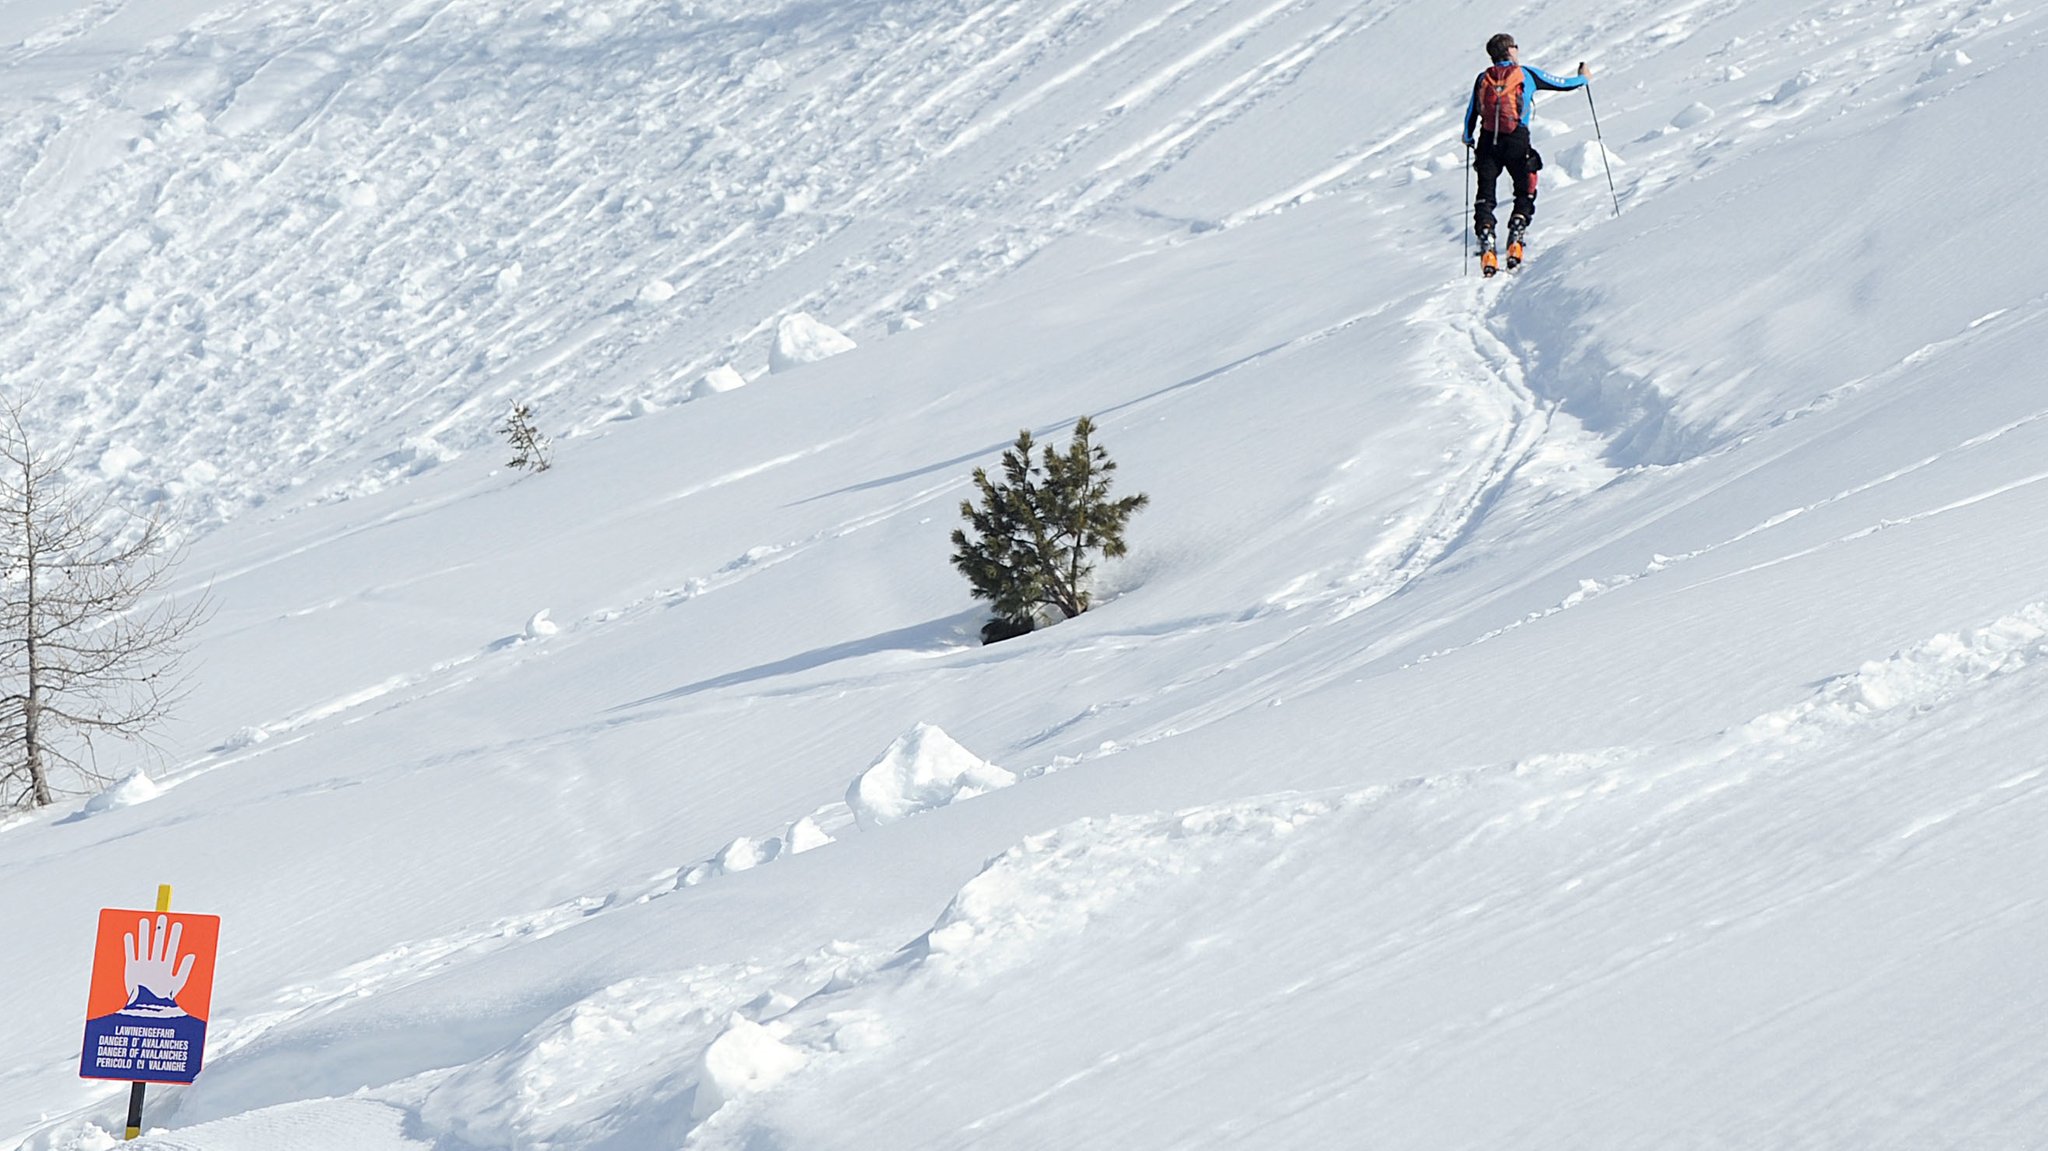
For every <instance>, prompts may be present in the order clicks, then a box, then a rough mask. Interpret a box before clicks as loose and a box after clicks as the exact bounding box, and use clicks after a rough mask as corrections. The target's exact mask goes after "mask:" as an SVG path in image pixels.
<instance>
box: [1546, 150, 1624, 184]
mask: <svg viewBox="0 0 2048 1151" xmlns="http://www.w3.org/2000/svg"><path fill="white" fill-rule="evenodd" d="M1603 150H1604V151H1605V152H1606V155H1607V162H1608V163H1609V164H1612V165H1613V166H1614V167H1616V168H1619V167H1621V163H1622V161H1621V156H1620V154H1619V153H1617V152H1615V150H1614V149H1612V148H1603V145H1601V144H1600V142H1599V141H1597V140H1584V141H1581V142H1579V143H1577V144H1573V145H1572V146H1571V147H1569V148H1566V149H1565V150H1564V151H1562V152H1560V153H1558V157H1557V166H1558V167H1560V168H1562V169H1564V171H1565V173H1566V174H1567V175H1569V176H1570V177H1571V178H1572V179H1574V180H1595V179H1600V178H1602V176H1603V173H1604V172H1605V170H1606V169H1605V168H1603V167H1602V166H1601V163H1600V157H1601V152H1602V151H1603Z"/></svg>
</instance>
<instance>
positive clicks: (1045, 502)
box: [953, 416, 1150, 643]
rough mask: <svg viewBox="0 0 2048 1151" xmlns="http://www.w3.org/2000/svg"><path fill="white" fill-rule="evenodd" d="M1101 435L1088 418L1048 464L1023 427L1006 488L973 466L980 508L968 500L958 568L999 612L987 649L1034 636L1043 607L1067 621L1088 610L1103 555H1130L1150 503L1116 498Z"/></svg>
mask: <svg viewBox="0 0 2048 1151" xmlns="http://www.w3.org/2000/svg"><path fill="white" fill-rule="evenodd" d="M1094 433H1095V424H1094V422H1093V421H1092V420H1089V419H1088V418H1087V417H1085V416H1084V417H1082V418H1081V420H1080V421H1079V422H1078V423H1076V424H1075V425H1074V439H1073V441H1072V442H1071V443H1069V444H1068V445H1067V449H1066V451H1064V452H1060V451H1056V450H1053V449H1051V448H1047V449H1046V450H1045V453H1044V458H1043V460H1042V461H1040V460H1037V459H1034V458H1033V452H1034V450H1035V449H1036V444H1035V443H1034V442H1033V441H1032V438H1031V433H1030V432H1029V431H1028V430H1027V431H1022V432H1019V433H1017V442H1016V444H1015V446H1013V447H1011V448H1009V449H1008V450H1006V451H1004V452H1003V460H1002V468H1003V479H1002V481H1001V482H998V481H995V480H992V479H990V478H989V475H988V471H987V470H986V469H984V468H976V469H975V470H974V486H975V488H976V489H977V490H978V491H979V492H980V493H981V503H980V506H976V505H975V503H974V502H973V501H971V500H962V501H961V503H960V515H961V518H963V519H965V520H966V521H967V523H968V527H967V528H965V529H956V530H955V531H954V532H953V566H954V567H956V568H958V569H959V570H960V574H962V575H964V576H966V577H967V582H968V583H970V584H972V585H973V586H974V595H975V598H977V599H984V600H987V601H988V602H989V606H990V607H991V608H992V609H993V610H994V612H995V616H996V618H995V620H993V621H992V622H991V623H990V624H989V625H988V626H987V627H985V628H983V629H982V633H981V635H982V642H983V643H995V642H997V641H998V640H1003V639H1009V638H1011V637H1013V636H1018V635H1023V634H1024V633H1026V632H1029V631H1030V630H1031V629H1032V628H1033V626H1035V624H1036V623H1037V619H1038V616H1039V614H1040V613H1041V612H1042V611H1046V610H1053V611H1058V612H1059V613H1060V618H1062V619H1072V618H1074V617H1075V616H1077V615H1080V614H1081V613H1082V612H1084V611H1087V610H1088V607H1089V592H1088V579H1089V577H1090V576H1091V575H1093V574H1094V571H1095V557H1097V556H1100V557H1101V558H1104V559H1115V558H1117V557H1119V556H1122V555H1123V554H1124V553H1125V551H1126V550H1127V549H1126V547H1125V545H1124V525H1125V524H1126V523H1128V522H1129V521H1130V518H1131V516H1132V515H1133V514H1134V513H1136V512H1137V511H1138V509H1140V508H1142V507H1144V506H1145V505H1146V504H1147V503H1149V502H1150V498H1149V497H1147V496H1146V495H1145V494H1144V493H1143V492H1140V493H1138V494H1136V495H1130V496H1125V497H1123V498H1121V499H1111V498H1110V495H1109V489H1110V484H1111V477H1112V475H1113V474H1114V473H1115V471H1116V464H1115V462H1114V461H1112V460H1111V459H1110V458H1109V453H1108V452H1107V451H1105V450H1103V448H1102V447H1101V446H1100V445H1098V444H1096V443H1094V442H1093V440H1092V437H1093V436H1094Z"/></svg>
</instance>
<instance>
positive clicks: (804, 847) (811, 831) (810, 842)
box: [782, 815, 832, 855]
mask: <svg viewBox="0 0 2048 1151" xmlns="http://www.w3.org/2000/svg"><path fill="white" fill-rule="evenodd" d="M782 842H783V843H784V844H786V845H787V847H788V850H789V853H790V854H791V855H802V854H803V853H804V852H806V851H809V850H811V849H812V848H816V847H823V846H825V845H826V844H828V843H830V842H832V837H831V836H830V835H828V834H826V832H825V829H824V828H822V827H819V826H818V821H817V820H815V819H812V818H811V817H810V816H808V815H806V816H804V817H803V818H802V819H799V820H797V821H796V822H795V823H792V824H790V825H789V830H788V831H786V832H784V833H783V836H782Z"/></svg>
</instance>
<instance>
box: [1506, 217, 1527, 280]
mask: <svg viewBox="0 0 2048 1151" xmlns="http://www.w3.org/2000/svg"><path fill="white" fill-rule="evenodd" d="M1528 230H1529V221H1527V220H1523V219H1512V220H1509V221H1508V271H1510V272H1512V271H1514V270H1515V269H1516V268H1519V267H1521V266H1522V239H1523V237H1524V236H1525V235H1526V234H1527V233H1528Z"/></svg>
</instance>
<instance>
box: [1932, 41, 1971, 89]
mask: <svg viewBox="0 0 2048 1151" xmlns="http://www.w3.org/2000/svg"><path fill="white" fill-rule="evenodd" d="M1970 63H1971V60H1970V57H1969V54H1968V53H1966V52H1964V51H1963V50H1962V49H1961V48H1956V49H1953V50H1951V51H1948V52H1943V53H1940V54H1939V55H1937V56H1935V58H1934V63H1932V64H1929V65H1928V66H1927V71H1925V72H1922V73H1921V74H1920V82H1921V83H1923V84H1925V83H1926V82H1927V81H1929V80H1939V79H1941V78H1942V77H1943V76H1946V75H1949V74H1950V73H1952V72H1954V71H1955V70H1956V69H1958V68H1967V67H1969V65H1970Z"/></svg>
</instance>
